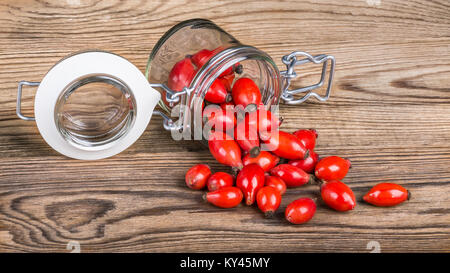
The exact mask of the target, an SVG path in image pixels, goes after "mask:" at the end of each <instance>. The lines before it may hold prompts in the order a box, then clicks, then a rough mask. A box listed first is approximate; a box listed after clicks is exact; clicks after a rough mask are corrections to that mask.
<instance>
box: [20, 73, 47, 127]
mask: <svg viewBox="0 0 450 273" xmlns="http://www.w3.org/2000/svg"><path fill="white" fill-rule="evenodd" d="M39 84H41V83H40V82H29V81H20V82H19V86H18V87H17V105H16V114H17V116H18V117H19V118H21V119H23V120H31V121H34V120H36V119H35V118H34V117H27V116H24V115H23V114H22V86H24V85H27V86H38V85H39Z"/></svg>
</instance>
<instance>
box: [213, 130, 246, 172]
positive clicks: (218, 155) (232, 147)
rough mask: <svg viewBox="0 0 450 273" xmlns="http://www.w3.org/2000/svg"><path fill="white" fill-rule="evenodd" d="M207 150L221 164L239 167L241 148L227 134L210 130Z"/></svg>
mask: <svg viewBox="0 0 450 273" xmlns="http://www.w3.org/2000/svg"><path fill="white" fill-rule="evenodd" d="M208 146H209V151H210V152H211V154H212V155H213V156H214V158H215V159H216V160H217V161H218V162H219V163H221V164H224V165H227V166H230V167H234V168H238V169H241V168H242V167H243V165H242V160H241V148H239V145H238V144H237V143H236V141H234V140H233V139H232V138H231V137H230V136H229V135H227V134H225V133H223V132H211V135H210V136H209V138H208Z"/></svg>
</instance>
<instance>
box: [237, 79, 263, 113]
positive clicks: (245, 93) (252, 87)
mask: <svg viewBox="0 0 450 273" xmlns="http://www.w3.org/2000/svg"><path fill="white" fill-rule="evenodd" d="M231 95H232V96H233V101H234V103H235V104H236V105H242V106H243V107H244V108H245V107H246V106H247V105H249V104H255V105H259V104H260V103H261V92H260V91H259V88H258V86H257V85H256V84H255V82H254V81H253V80H251V79H249V78H240V79H239V80H237V81H236V82H235V83H234V84H233V89H232V90H231Z"/></svg>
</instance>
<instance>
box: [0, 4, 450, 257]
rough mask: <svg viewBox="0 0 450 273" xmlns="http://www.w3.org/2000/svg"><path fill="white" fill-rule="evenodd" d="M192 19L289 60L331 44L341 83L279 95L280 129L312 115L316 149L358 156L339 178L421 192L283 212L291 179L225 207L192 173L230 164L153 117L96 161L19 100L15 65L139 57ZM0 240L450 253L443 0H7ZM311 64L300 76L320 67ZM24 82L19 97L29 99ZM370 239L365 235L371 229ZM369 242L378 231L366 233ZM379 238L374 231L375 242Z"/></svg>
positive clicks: (30, 244)
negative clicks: (305, 93)
mask: <svg viewBox="0 0 450 273" xmlns="http://www.w3.org/2000/svg"><path fill="white" fill-rule="evenodd" d="M188 18H208V19H211V20H213V21H214V22H216V23H217V24H218V25H220V26H221V27H223V28H224V29H225V30H227V31H228V32H230V33H232V34H233V35H234V36H235V37H236V38H237V39H239V40H240V41H242V42H244V43H246V44H250V45H254V46H256V47H258V48H260V49H262V50H264V51H266V52H268V53H269V54H270V55H271V56H272V57H273V58H274V60H276V62H277V64H278V65H279V67H280V68H281V69H282V68H283V66H282V63H281V60H280V59H281V56H282V55H284V54H287V53H290V52H291V51H293V50H303V51H307V52H311V53H313V54H318V53H327V54H332V55H334V56H335V57H336V60H337V66H336V73H335V82H334V88H333V93H332V98H331V99H330V100H329V101H328V102H326V103H319V102H317V101H315V100H310V101H308V102H306V103H304V104H302V105H300V106H287V105H282V106H281V113H282V115H283V116H284V118H285V123H284V125H283V128H284V129H285V130H288V131H293V130H295V129H297V128H316V129H317V130H318V132H319V135H320V136H319V139H318V146H317V148H316V151H317V152H318V153H319V154H320V155H322V156H327V155H339V156H345V157H349V158H351V160H352V162H353V168H352V169H351V171H350V173H349V174H348V176H347V177H346V178H345V179H344V181H345V182H346V183H348V185H350V186H351V188H352V189H353V190H354V191H355V194H356V197H357V198H361V196H362V195H363V194H364V193H365V192H366V191H367V190H368V189H369V188H370V187H371V186H373V185H375V184H377V183H379V182H384V181H391V182H395V183H399V184H401V185H403V186H405V187H407V188H408V189H410V191H411V192H412V199H411V200H410V201H409V202H406V203H405V204H403V205H400V206H398V207H394V208H376V207H372V206H369V205H366V204H363V203H361V202H360V203H358V205H357V207H356V209H355V210H354V211H351V212H348V213H338V212H335V211H332V210H330V209H328V208H327V207H326V206H325V205H324V204H323V203H321V202H319V204H318V211H317V213H316V216H315V217H314V219H313V220H312V221H311V222H309V223H308V224H306V225H301V226H293V225H290V224H288V223H287V222H286V221H285V220H284V218H283V211H284V208H285V207H286V206H287V204H288V203H289V202H290V201H292V200H294V199H296V198H298V197H299V196H316V195H317V188H316V187H315V186H307V187H302V188H297V189H292V190H289V191H288V193H286V195H285V196H284V200H283V202H282V205H281V208H280V210H279V213H278V214H277V215H276V216H275V218H274V219H271V220H266V219H264V218H263V217H262V215H261V213H260V212H259V211H258V210H257V209H256V208H254V207H245V206H242V207H238V208H235V209H229V210H223V209H218V208H215V207H212V206H210V205H208V204H204V203H203V202H202V201H201V195H202V193H201V192H195V191H192V190H189V189H188V188H187V187H186V186H185V185H184V174H185V172H186V170H187V169H188V168H190V167H191V166H192V165H194V164H196V163H199V162H203V163H208V164H210V166H211V167H212V168H213V169H214V170H215V171H219V170H226V168H224V167H221V166H220V165H219V164H218V163H217V162H215V160H214V159H213V158H212V157H211V156H210V154H209V152H208V151H207V150H205V149H204V148H202V146H201V145H198V144H197V143H193V142H190V141H182V142H177V141H174V140H172V139H171V137H170V134H169V133H168V132H166V131H164V130H163V128H162V126H161V122H162V120H161V119H160V118H158V117H155V118H154V119H152V122H151V124H150V125H149V126H148V129H147V131H146V132H145V134H144V135H143V136H142V137H141V138H140V139H139V140H138V141H137V142H136V143H135V144H134V145H133V146H132V147H131V148H129V149H127V150H126V151H125V152H122V153H121V154H119V155H117V156H114V157H112V158H109V159H105V160H98V161H93V162H87V161H79V160H73V159H69V158H66V157H64V156H61V155H59V154H58V153H57V152H55V151H53V150H52V149H51V148H50V147H49V146H48V145H47V144H46V143H45V142H44V140H43V139H42V138H41V136H40V135H39V132H38V130H37V128H36V124H35V123H34V122H26V121H22V120H20V119H18V118H17V116H16V114H15V103H16V89H17V83H18V81H20V80H31V81H39V80H41V79H42V77H43V76H44V75H45V73H46V72H47V71H48V70H49V69H50V67H51V66H52V65H53V64H54V63H55V62H57V61H58V60H59V59H60V58H62V57H64V56H66V55H68V54H70V53H72V52H75V51H78V50H83V49H91V48H100V49H103V50H107V51H111V52H114V53H117V54H119V55H122V56H124V57H126V58H127V59H129V60H130V61H131V62H133V63H134V64H136V65H137V66H138V67H139V68H140V69H141V70H142V71H144V70H145V65H146V61H147V57H148V55H149V53H150V51H151V49H152V47H153V46H154V45H155V43H156V42H157V40H158V39H159V38H160V37H161V35H163V34H164V32H165V31H167V30H168V29H169V28H170V27H171V26H173V25H174V24H176V23H177V22H180V21H182V20H185V19H188ZM0 22H1V23H0V25H1V30H0V82H1V85H0V92H1V93H0V94H1V96H0V105H1V109H0V149H1V153H0V251H6V252H22V251H23V252H28V251H40V252H47V251H60V252H68V250H66V246H67V244H68V243H69V242H70V241H76V242H78V243H79V244H80V246H81V251H82V252H123V251H125V252H134V251H138V252H141V251H142V252H144V251H145V252H180V251H195V252H211V251H219V252H235V251H252V252H265V251H273V252H327V251H330V252H331V251H340V252H344V251H345V252H369V251H370V250H369V249H367V245H368V244H369V242H370V241H376V242H378V243H379V245H380V249H381V252H421V251H427V252H438V251H445V252H450V216H449V213H450V200H449V195H450V183H449V182H450V88H449V86H450V46H449V44H450V5H449V2H448V1H446V0H435V1H426V0H416V1H409V0H402V1H387V0H378V1H376V0H367V1H364V0H358V1H338V0H328V1H286V2H279V1H272V2H270V1H264V2H260V3H259V2H257V1H254V2H246V3H243V2H241V1H228V2H226V1H221V2H217V3H209V2H208V1H192V2H191V1H172V2H167V1H159V2H156V1H100V0H94V1H90V0H66V1H25V0H14V1H13V0H6V1H2V2H1V3H0ZM317 72H318V70H317V69H316V68H312V67H311V66H308V67H306V68H305V69H304V70H301V71H299V73H303V74H302V75H303V78H302V80H299V81H297V82H296V85H297V86H300V85H304V84H306V83H308V82H312V81H314V80H317V78H318V74H317ZM33 98H34V97H33V91H32V89H26V91H25V94H24V104H23V107H24V112H25V113H26V114H28V115H32V113H33ZM370 244H372V243H370ZM370 244H369V245H370ZM375 244H377V243H375Z"/></svg>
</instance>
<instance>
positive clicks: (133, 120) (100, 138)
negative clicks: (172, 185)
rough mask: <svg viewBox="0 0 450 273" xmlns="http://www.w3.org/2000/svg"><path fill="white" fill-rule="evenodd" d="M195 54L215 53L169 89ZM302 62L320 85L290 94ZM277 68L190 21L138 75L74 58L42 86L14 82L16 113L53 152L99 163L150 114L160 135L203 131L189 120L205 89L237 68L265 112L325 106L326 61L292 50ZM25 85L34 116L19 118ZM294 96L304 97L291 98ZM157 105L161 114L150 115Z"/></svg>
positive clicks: (130, 139) (116, 59)
mask: <svg viewBox="0 0 450 273" xmlns="http://www.w3.org/2000/svg"><path fill="white" fill-rule="evenodd" d="M202 49H208V50H213V49H214V52H215V54H214V56H213V57H211V58H210V59H209V60H208V61H207V62H206V63H205V64H204V65H203V66H202V67H201V68H199V69H198V70H197V72H196V73H195V76H194V77H193V80H192V81H191V83H190V85H189V86H185V87H184V88H183V89H181V90H179V91H175V90H171V89H170V88H169V87H168V85H167V81H168V76H169V73H170V70H171V68H172V67H173V65H174V64H175V63H176V62H178V61H179V60H180V59H181V58H184V57H185V56H186V55H192V54H195V53H196V52H198V51H199V50H202ZM298 57H304V58H303V59H300V60H298V59H297V58H298ZM328 61H331V65H330V75H329V77H328V87H327V91H326V95H325V96H323V97H322V96H320V95H318V94H317V93H315V92H312V90H313V89H315V88H317V87H320V86H322V85H323V83H324V82H325V78H326V72H327V62H328ZM307 62H313V63H316V64H323V68H322V76H321V80H320V81H319V83H317V84H315V85H312V86H308V87H304V88H299V89H295V90H289V89H288V88H289V85H290V81H291V79H293V78H295V77H296V73H295V71H294V67H295V66H297V65H299V64H303V63H307ZM283 63H284V64H285V65H286V67H287V70H286V71H282V72H280V71H279V70H278V68H277V66H276V65H275V63H274V62H273V60H272V59H271V58H270V56H268V55H267V54H266V53H264V52H263V51H260V50H258V49H256V48H254V47H252V46H246V45H243V44H241V43H240V42H239V41H237V40H236V39H235V38H234V37H233V36H231V35H230V34H228V33H227V32H225V31H224V30H222V29H221V28H219V27H218V26H217V25H215V24H214V23H212V22H211V21H208V20H204V19H193V20H188V21H184V22H181V23H179V24H177V25H176V26H174V27H172V28H171V29H170V30H169V31H168V32H167V33H166V34H164V35H163V37H162V38H161V39H160V40H159V41H158V43H157V44H156V45H155V47H154V49H153V50H152V52H151V54H150V57H149V60H148V64H147V69H146V72H145V76H144V74H142V73H141V72H140V71H139V69H138V68H137V67H136V66H134V65H133V64H132V63H131V62H129V61H128V60H126V59H125V58H123V57H121V56H118V55H115V54H113V53H110V52H104V51H99V50H92V51H84V52H78V53H75V54H72V55H70V56H67V57H65V58H63V59H62V60H61V61H59V62H58V63H56V64H55V65H54V66H53V67H52V68H51V69H50V70H49V71H48V72H47V74H46V75H45V76H44V78H43V79H42V81H41V82H29V81H21V82H19V86H18V90H17V109H16V112H17V115H18V116H19V117H20V118H21V119H23V120H34V121H36V124H37V127H38V129H39V132H40V134H41V135H42V137H43V138H44V140H45V141H46V142H47V143H48V144H49V145H50V146H51V147H52V148H53V149H55V150H56V151H58V152H59V153H61V154H64V155H66V156H68V157H72V158H77V159H85V160H93V159H101V158H106V157H109V156H113V155H115V154H118V153H120V152H121V151H123V150H125V149H126V148H128V147H129V146H130V145H131V144H133V143H134V142H135V141H136V140H137V139H138V138H139V137H140V136H141V135H142V133H143V132H144V131H145V129H146V127H147V125H148V123H149V122H150V119H151V116H152V115H153V114H157V115H160V116H162V117H163V119H164V128H165V129H166V130H170V131H172V132H178V133H179V132H182V133H183V136H184V137H186V136H191V135H192V128H193V127H194V128H201V127H202V124H201V119H200V121H198V120H197V121H196V119H194V117H195V113H196V112H198V111H197V110H198V109H202V105H203V100H204V97H205V94H206V92H207V90H208V89H209V87H210V86H211V84H212V83H213V81H214V80H215V79H216V78H217V77H218V76H219V75H221V74H222V73H223V72H224V71H226V70H227V69H229V68H230V67H232V68H233V69H236V68H237V67H239V71H237V72H240V74H238V75H237V77H236V79H238V78H240V77H249V78H251V79H253V81H254V82H255V83H256V84H257V85H258V87H259V88H260V91H261V95H262V103H264V105H265V106H266V107H271V106H273V105H278V103H279V102H280V101H284V102H285V103H288V104H299V103H301V102H303V101H305V100H306V99H308V98H309V97H311V96H313V97H316V98H317V99H319V100H321V101H324V100H326V99H328V97H329V95H330V89H331V81H332V78H333V71H334V58H333V57H332V56H328V55H317V56H311V55H309V54H307V53H304V52H299V51H296V52H293V53H291V54H289V55H286V56H284V57H283ZM236 79H235V80H236ZM24 86H38V88H37V91H36V96H35V103H34V117H28V116H25V115H23V114H22V112H21V98H22V88H23V87H24ZM299 93H305V95H304V96H303V97H302V98H296V97H294V95H296V94H299ZM161 94H162V96H163V97H161ZM157 104H158V105H159V106H160V110H154V109H155V107H156V106H157ZM200 112H201V111H200ZM172 118H176V119H175V120H173V119H172Z"/></svg>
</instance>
